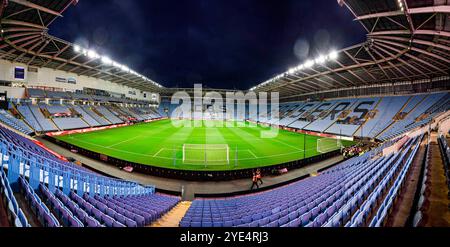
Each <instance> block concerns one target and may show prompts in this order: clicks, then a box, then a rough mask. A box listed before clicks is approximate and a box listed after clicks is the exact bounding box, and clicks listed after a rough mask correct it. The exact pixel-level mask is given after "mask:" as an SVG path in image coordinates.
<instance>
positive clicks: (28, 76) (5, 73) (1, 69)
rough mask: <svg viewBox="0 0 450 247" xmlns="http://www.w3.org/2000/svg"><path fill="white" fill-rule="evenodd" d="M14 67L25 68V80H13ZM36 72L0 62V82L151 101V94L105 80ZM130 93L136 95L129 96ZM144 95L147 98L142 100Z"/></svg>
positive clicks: (62, 73) (71, 74) (47, 71)
mask: <svg viewBox="0 0 450 247" xmlns="http://www.w3.org/2000/svg"><path fill="white" fill-rule="evenodd" d="M16 66H19V67H24V68H25V79H24V80H19V79H15V78H14V69H15V67H16ZM37 70H38V72H30V71H28V66H27V65H26V64H20V63H11V62H9V61H6V60H0V80H3V81H10V82H14V83H23V84H24V85H25V86H28V87H31V86H35V87H53V88H62V89H65V90H67V91H75V90H83V88H85V87H88V88H94V89H100V90H106V91H111V92H115V93H119V94H125V95H126V97H128V98H131V99H137V100H149V99H151V95H152V93H151V92H143V91H142V92H141V90H138V89H134V88H131V87H127V86H123V85H120V84H117V83H112V82H109V81H105V80H100V79H96V78H93V77H88V76H78V75H77V74H74V73H68V72H65V71H61V70H54V69H49V68H37ZM56 78H64V79H69V78H73V79H75V81H76V83H75V84H73V83H63V82H57V81H56ZM130 92H134V93H136V95H134V94H130ZM144 94H146V95H147V98H144Z"/></svg>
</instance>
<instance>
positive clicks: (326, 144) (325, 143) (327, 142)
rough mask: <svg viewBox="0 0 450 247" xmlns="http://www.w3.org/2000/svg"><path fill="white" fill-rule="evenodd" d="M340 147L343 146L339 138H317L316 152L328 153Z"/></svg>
mask: <svg viewBox="0 0 450 247" xmlns="http://www.w3.org/2000/svg"><path fill="white" fill-rule="evenodd" d="M342 147H343V146H342V142H341V140H340V139H334V138H321V139H317V152H319V153H329V152H332V151H336V150H340V149H341V148H342Z"/></svg>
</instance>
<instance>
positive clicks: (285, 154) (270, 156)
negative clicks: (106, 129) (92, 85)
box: [74, 138, 315, 160]
mask: <svg viewBox="0 0 450 247" xmlns="http://www.w3.org/2000/svg"><path fill="white" fill-rule="evenodd" d="M74 139H75V140H77V141H79V142H82V143H85V144H88V145H93V146H97V147H101V148H105V149H109V150H113V151H117V152H119V153H128V154H134V155H136V156H143V157H153V158H158V159H165V160H173V158H169V157H161V156H158V157H154V155H149V154H141V153H135V152H130V151H125V150H121V149H116V148H108V147H105V146H102V145H98V144H94V143H90V142H87V141H83V140H80V139H78V138H74ZM166 150H177V149H167V148H166ZM244 150H245V149H244ZM244 150H242V151H244ZM311 150H315V149H310V150H307V151H311ZM238 152H239V150H238ZM301 152H303V150H301V149H298V151H295V152H289V153H283V154H274V155H268V156H261V157H258V158H242V159H238V160H255V159H265V158H274V157H281V156H287V155H291V154H296V153H301ZM177 160H179V159H177Z"/></svg>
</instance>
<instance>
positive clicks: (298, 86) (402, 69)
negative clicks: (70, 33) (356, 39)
mask: <svg viewBox="0 0 450 247" xmlns="http://www.w3.org/2000/svg"><path fill="white" fill-rule="evenodd" d="M77 2H78V0H59V1H52V0H0V16H1V23H0V24H1V39H0V59H6V60H10V61H14V62H20V63H25V64H27V65H29V66H36V67H48V68H53V69H58V70H63V71H68V72H73V73H76V74H78V75H85V76H91V77H95V78H99V79H104V80H107V81H111V82H114V83H119V84H122V85H127V86H130V87H133V88H137V89H141V90H148V91H153V92H165V91H172V90H171V89H167V88H163V87H162V86H160V85H159V84H158V83H156V82H154V81H152V80H150V79H148V78H146V77H145V76H142V75H140V74H138V73H136V72H134V71H132V70H131V69H129V68H128V67H126V66H125V65H121V64H119V63H116V62H114V61H111V60H110V59H109V58H107V57H102V56H100V55H98V54H96V53H95V52H94V51H90V50H87V49H83V48H82V47H78V46H77V45H74V44H72V43H70V42H67V41H64V40H61V39H58V38H57V37H54V36H51V35H49V34H48V29H49V25H50V24H51V23H52V22H53V21H54V20H55V19H56V18H58V17H61V16H62V13H63V12H64V11H65V10H66V9H67V8H68V7H69V6H71V5H75V4H76V3H77ZM435 2H436V3H435ZM440 2H442V3H440ZM338 3H339V4H341V5H342V6H347V7H348V8H349V9H350V11H351V12H352V13H353V14H354V16H355V20H356V21H359V22H360V23H361V24H362V25H363V27H364V28H365V30H366V31H367V37H368V38H367V41H365V42H363V43H361V44H357V45H354V46H351V47H348V48H345V49H342V50H339V51H324V54H323V55H322V56H318V57H316V58H311V60H308V61H305V63H304V64H301V65H299V66H298V67H296V68H292V69H290V70H289V71H287V72H285V73H282V74H280V75H278V76H276V77H274V78H273V79H270V80H267V81H266V82H264V83H262V84H260V85H258V86H256V87H254V88H253V89H252V90H254V91H256V92H259V91H278V92H280V95H281V97H286V96H293V95H302V94H307V93H312V92H318V91H326V90H333V89H341V88H349V87H356V86H364V85H371V84H375V83H376V84H380V83H393V82H401V81H414V80H421V79H430V78H435V77H438V76H444V75H449V68H450V55H449V54H450V18H449V14H450V6H449V5H445V1H434V0H338ZM439 4H440V5H439ZM317 18H320V16H318V17H317ZM349 21H350V20H349Z"/></svg>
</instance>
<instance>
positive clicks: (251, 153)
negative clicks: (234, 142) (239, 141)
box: [247, 149, 258, 159]
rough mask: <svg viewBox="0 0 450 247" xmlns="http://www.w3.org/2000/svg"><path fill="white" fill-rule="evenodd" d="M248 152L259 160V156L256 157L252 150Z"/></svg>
mask: <svg viewBox="0 0 450 247" xmlns="http://www.w3.org/2000/svg"><path fill="white" fill-rule="evenodd" d="M247 152H249V153H250V154H251V155H253V157H255V159H257V158H258V156H256V155H255V153H253V152H252V150H250V149H247Z"/></svg>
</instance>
